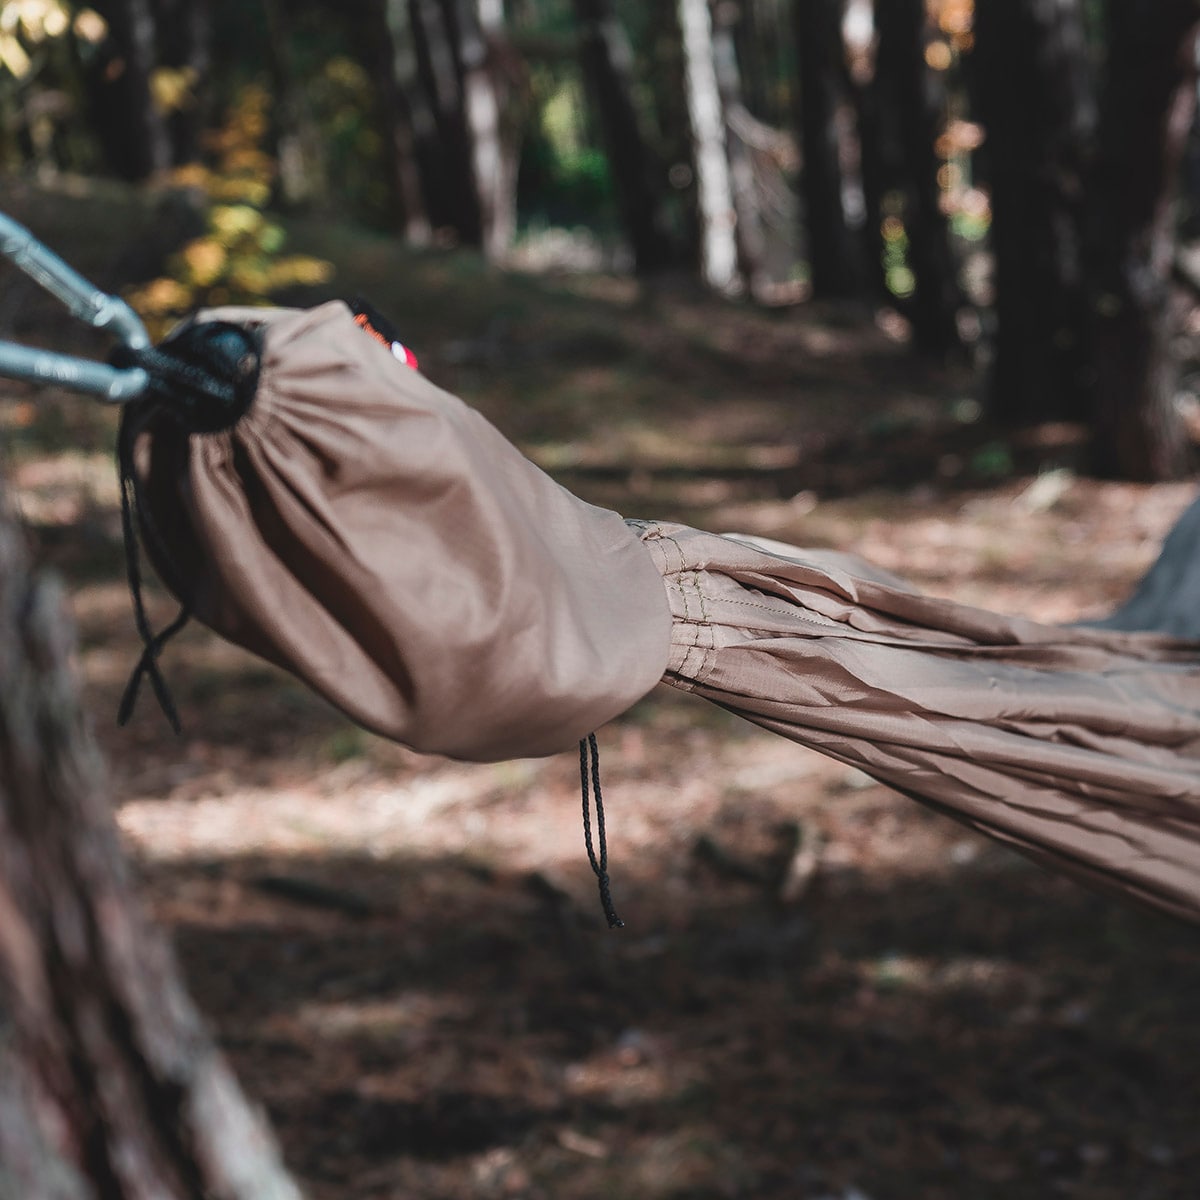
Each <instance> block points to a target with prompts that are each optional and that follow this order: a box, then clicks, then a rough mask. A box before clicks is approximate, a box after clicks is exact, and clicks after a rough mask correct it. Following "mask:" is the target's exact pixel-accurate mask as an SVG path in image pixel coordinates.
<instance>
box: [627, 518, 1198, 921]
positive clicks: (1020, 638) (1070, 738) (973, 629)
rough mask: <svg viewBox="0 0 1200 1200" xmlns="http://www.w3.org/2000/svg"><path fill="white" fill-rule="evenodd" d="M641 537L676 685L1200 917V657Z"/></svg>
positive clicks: (813, 566) (820, 569) (830, 561)
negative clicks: (665, 620) (666, 602)
mask: <svg viewBox="0 0 1200 1200" xmlns="http://www.w3.org/2000/svg"><path fill="white" fill-rule="evenodd" d="M643 530H644V532H643V537H644V541H645V545H646V546H647V548H648V549H649V550H650V551H651V553H652V555H653V557H654V559H655V562H656V564H657V566H658V568H659V570H660V571H661V572H662V575H663V579H664V581H665V583H666V587H667V595H668V596H669V598H670V602H671V615H672V618H673V625H672V633H671V658H670V662H669V663H668V666H667V673H666V680H667V682H668V683H671V684H673V685H674V686H675V687H678V688H682V689H684V690H685V691H690V692H694V693H695V694H696V695H698V696H703V697H704V698H705V699H708V700H712V701H714V702H715V703H717V704H720V705H722V706H723V707H725V708H728V709H730V710H731V711H733V712H735V713H738V714H739V715H741V716H743V717H747V718H749V719H750V720H751V721H754V722H755V723H756V724H759V725H762V726H763V727H764V728H767V729H770V730H773V731H774V732H776V733H780V734H783V735H784V736H785V737H788V738H791V739H792V740H793V741H797V742H800V743H802V744H804V745H806V746H811V747H813V748H814V749H816V750H820V751H821V752H823V753H825V754H828V755H830V756H831V757H833V758H836V759H838V760H840V761H841V762H845V763H850V764H853V765H854V766H856V767H860V768H862V770H864V771H866V772H867V773H868V774H869V775H871V776H873V777H874V778H876V779H879V780H881V781H883V782H884V783H888V784H890V785H891V786H892V787H894V788H896V789H898V790H899V791H901V792H904V793H905V794H907V795H909V796H911V797H913V798H914V799H917V800H921V801H923V802H924V803H926V804H929V805H932V806H933V807H935V808H938V809H940V810H942V811H943V812H946V813H949V814H950V815H951V816H954V817H956V818H957V819H958V820H960V821H963V822H965V823H966V824H968V825H972V826H974V827H975V828H977V829H979V830H981V831H982V832H984V833H986V834H989V835H991V836H992V837H996V838H999V839H1000V840H1002V841H1005V842H1008V843H1010V844H1011V845H1013V846H1016V847H1017V848H1019V849H1021V850H1024V851H1026V852H1028V853H1030V854H1032V855H1034V856H1035V857H1037V858H1039V859H1041V860H1043V861H1044V862H1046V863H1048V864H1049V865H1051V866H1054V867H1056V868H1058V869H1059V870H1064V871H1067V872H1070V873H1072V874H1074V875H1077V876H1079V877H1082V878H1084V879H1087V880H1089V881H1091V882H1094V883H1101V884H1106V885H1108V886H1110V887H1117V888H1119V889H1120V890H1122V891H1124V892H1126V893H1129V894H1131V895H1133V896H1135V897H1137V898H1139V899H1141V900H1144V901H1148V902H1149V903H1151V904H1154V905H1156V906H1157V907H1159V908H1163V909H1166V910H1168V911H1170V912H1174V913H1175V914H1177V915H1179V916H1182V917H1186V918H1188V919H1191V920H1200V646H1197V645H1196V644H1194V643H1185V642H1179V641H1175V640H1173V639H1171V638H1169V637H1165V636H1162V635H1158V634H1147V633H1110V632H1101V631H1099V630H1087V629H1079V628H1061V627H1055V626H1047V625H1039V624H1037V623H1035V622H1032V621H1027V620H1021V619H1019V618H1011V617H1002V616H998V615H997V614H995V613H991V612H986V611H984V610H981V609H977V608H971V607H968V606H966V605H961V604H955V603H953V602H951V601H948V600H939V599H934V598H931V597H928V596H922V595H920V594H918V593H915V592H913V591H912V590H911V589H909V588H907V587H906V586H905V585H904V584H902V583H901V582H900V581H899V580H896V579H895V578H894V577H891V576H889V575H887V574H885V573H883V572H880V571H878V570H877V569H875V568H873V567H871V566H869V565H868V564H866V563H857V564H856V562H855V560H854V559H852V558H851V557H850V556H848V555H843V554H837V553H831V552H824V551H805V550H799V549H796V548H794V547H781V546H779V545H778V544H777V543H765V542H756V541H755V540H754V539H742V538H735V537H718V536H716V535H714V534H711V533H703V532H701V531H699V530H695V529H688V528H686V527H684V526H679V525H668V524H654V523H646V524H645V525H644V526H643Z"/></svg>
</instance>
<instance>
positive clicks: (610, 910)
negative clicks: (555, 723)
mask: <svg viewBox="0 0 1200 1200" xmlns="http://www.w3.org/2000/svg"><path fill="white" fill-rule="evenodd" d="M589 751H590V755H589ZM589 767H590V768H591V769H590V772H589ZM589 774H590V783H591V786H590V788H589V786H588V785H589ZM579 783H580V788H581V790H582V791H583V840H584V844H585V845H586V846H587V855H588V862H590V863H591V864H592V871H593V872H594V873H595V875H596V879H597V880H598V881H599V883H600V906H601V907H602V908H603V909H604V919H605V920H606V921H607V922H608V927H609V929H624V928H625V922H624V921H622V920H621V918H620V917H618V916H617V911H616V909H615V908H614V907H613V900H612V890H611V887H610V884H609V880H608V840H607V838H606V837H605V834H604V797H603V796H602V795H601V793H600V747H599V745H598V744H597V742H596V735H595V734H594V733H589V734H588V735H587V737H586V738H584V739H583V740H582V741H581V742H580V743H579ZM589 792H590V795H589ZM591 796H594V797H595V800H596V840H597V842H599V844H600V854H599V856H598V857H597V855H596V851H595V850H594V849H593V847H592V817H591V805H590V803H589V801H590V799H591Z"/></svg>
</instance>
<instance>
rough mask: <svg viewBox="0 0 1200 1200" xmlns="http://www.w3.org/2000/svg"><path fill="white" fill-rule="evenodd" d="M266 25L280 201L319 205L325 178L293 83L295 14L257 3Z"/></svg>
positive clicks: (278, 1)
mask: <svg viewBox="0 0 1200 1200" xmlns="http://www.w3.org/2000/svg"><path fill="white" fill-rule="evenodd" d="M261 3H262V8H263V16H264V17H265V18H266V23H267V45H268V46H269V48H270V50H269V58H268V66H269V69H270V72H271V86H272V90H273V93H274V94H273V97H272V101H273V103H272V106H271V130H272V140H273V142H274V146H275V158H276V161H277V163H278V165H279V183H278V192H279V197H280V198H281V199H282V200H283V202H284V203H285V204H290V205H305V204H311V203H316V204H321V203H322V202H323V201H325V200H326V199H327V196H328V182H329V181H328V176H327V174H326V171H325V165H324V162H323V157H322V154H321V146H320V140H321V135H320V133H319V131H318V130H317V127H316V122H315V121H314V119H313V115H312V110H311V109H310V107H309V103H308V97H307V96H306V95H305V91H304V87H303V84H302V83H301V82H298V81H297V78H296V75H297V72H296V68H295V63H294V55H293V51H292V20H293V17H294V9H293V7H292V6H290V5H289V4H288V2H287V0H261Z"/></svg>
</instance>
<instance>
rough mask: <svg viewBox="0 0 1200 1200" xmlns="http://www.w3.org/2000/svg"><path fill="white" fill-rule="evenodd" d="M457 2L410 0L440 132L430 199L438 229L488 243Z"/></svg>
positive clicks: (421, 71)
mask: <svg viewBox="0 0 1200 1200" xmlns="http://www.w3.org/2000/svg"><path fill="white" fill-rule="evenodd" d="M455 3H456V0H410V6H409V19H410V22H411V30H412V35H413V47H414V50H415V52H416V60H417V74H418V77H419V79H420V81H421V85H422V86H423V87H424V89H425V93H426V95H427V96H428V97H429V101H430V108H431V110H432V115H433V121H434V126H435V129H436V131H437V136H436V140H435V143H434V150H435V153H434V155H433V157H432V159H431V160H430V162H429V166H430V168H431V169H432V171H435V172H436V174H432V173H431V174H430V175H427V177H426V178H427V189H426V200H427V202H428V204H429V215H430V218H431V219H432V221H433V223H434V225H435V227H437V228H442V229H450V230H452V231H453V232H454V234H455V236H456V237H457V238H458V239H459V241H461V242H465V243H466V244H467V245H471V246H481V245H482V244H483V215H482V213H481V211H480V201H479V193H478V191H477V190H476V183H475V163H474V161H473V158H472V153H471V140H470V131H469V129H468V125H467V115H466V113H465V111H464V106H463V88H462V79H461V76H460V74H459V67H458V47H457V45H456V41H457V27H456V22H455V18H454V4H455Z"/></svg>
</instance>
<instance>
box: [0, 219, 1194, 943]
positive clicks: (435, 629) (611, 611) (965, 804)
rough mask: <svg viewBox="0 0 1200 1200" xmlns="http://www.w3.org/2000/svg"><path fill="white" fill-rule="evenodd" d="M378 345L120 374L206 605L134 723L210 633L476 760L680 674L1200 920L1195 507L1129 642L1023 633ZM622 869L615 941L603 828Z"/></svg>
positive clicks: (219, 330) (132, 494) (196, 345)
mask: <svg viewBox="0 0 1200 1200" xmlns="http://www.w3.org/2000/svg"><path fill="white" fill-rule="evenodd" d="M26 236H28V235H26ZM379 325H380V323H379V322H378V321H376V320H374V319H370V318H367V319H364V317H363V315H362V314H361V313H360V314H357V315H356V314H355V313H353V312H352V311H351V309H350V308H348V307H347V306H346V305H344V304H342V303H340V302H339V303H331V304H326V305H322V306H321V307H318V308H315V309H312V310H309V311H295V310H278V309H277V310H264V309H225V310H215V311H212V312H208V313H203V314H200V315H199V316H198V317H197V318H195V319H194V320H193V321H191V322H189V323H187V324H185V325H184V326H183V327H181V329H180V330H178V331H176V333H175V334H173V335H172V337H171V338H169V339H168V340H167V341H166V342H164V343H163V344H162V345H161V346H159V347H157V348H155V347H150V346H149V345H148V342H146V343H142V344H141V345H135V344H132V343H133V342H137V341H138V339H137V338H136V337H134V338H133V339H132V341H130V340H129V339H126V340H125V345H124V348H123V349H122V351H121V352H120V353H119V354H118V356H117V359H116V366H115V367H110V368H105V369H106V370H115V371H118V372H123V373H124V374H122V375H121V376H120V380H119V381H120V383H121V386H122V387H123V388H128V389H129V390H132V391H134V393H135V394H134V395H133V397H132V398H129V397H128V396H127V395H125V394H124V393H123V394H122V395H121V397H120V400H121V402H122V403H123V405H124V408H123V419H122V427H121V437H120V446H121V453H120V461H121V470H122V475H123V479H124V484H123V495H124V501H125V510H126V514H127V529H128V532H129V535H130V538H131V540H132V541H133V542H134V544H135V545H136V537H134V536H133V526H134V524H135V522H136V524H137V525H138V526H139V527H140V533H141V535H142V541H143V543H144V545H145V547H146V549H147V551H148V552H149V554H150V556H151V558H152V559H153V561H154V564H155V567H156V569H157V570H158V572H159V574H160V575H161V576H162V578H163V581H164V582H165V583H166V585H167V586H168V588H169V589H170V590H171V591H172V592H173V593H174V595H175V596H176V597H177V598H178V599H179V600H180V603H181V606H182V607H181V611H180V618H179V620H177V621H176V622H175V623H174V624H173V625H172V626H171V627H170V628H169V629H168V630H166V631H164V632H163V633H160V634H157V635H155V634H152V633H151V631H150V630H149V627H148V625H147V624H146V621H145V616H144V613H142V611H141V607H140V602H139V603H138V609H137V611H138V620H139V625H140V627H141V629H142V633H143V638H144V640H145V644H146V651H145V654H144V655H143V660H142V663H141V664H140V669H139V671H138V672H137V673H135V677H134V680H133V686H132V688H131V691H130V693H129V694H128V696H127V700H126V705H125V709H126V712H127V711H128V709H129V708H130V707H131V706H132V701H133V698H134V696H135V694H136V685H137V681H138V680H139V679H140V678H141V677H142V675H143V674H148V675H149V676H150V678H151V680H152V681H153V682H154V685H155V687H156V688H157V689H158V690H159V694H160V698H164V699H166V689H165V686H164V685H163V684H162V680H161V675H160V673H159V670H158V665H157V659H158V656H159V654H160V652H161V650H162V648H163V645H164V643H165V641H166V639H167V638H168V637H169V636H170V634H171V633H172V632H173V631H174V629H175V628H178V627H179V625H180V624H181V623H182V621H183V620H186V619H187V618H188V617H189V616H194V617H195V618H196V619H198V620H200V621H201V622H203V623H204V624H205V625H207V626H209V627H210V628H211V629H213V630H215V631H216V632H217V633H219V634H221V635H222V636H223V637H225V638H227V639H229V640H230V641H232V642H235V643H237V644H238V645H240V646H244V647H245V648H246V649H248V650H250V651H252V652H254V653H255V654H258V655H260V656H261V657H263V658H265V659H268V660H270V661H271V662H274V663H276V664H278V665H279V666H281V667H284V668H286V669H287V670H289V671H291V672H293V673H294V674H295V675H297V676H299V677H300V678H301V679H303V680H304V681H305V682H306V683H307V684H309V685H310V686H311V687H313V688H314V689H315V690H316V691H318V692H320V693H321V694H322V695H324V696H326V697H327V698H328V699H329V700H331V701H332V702H333V703H334V704H335V705H337V706H338V707H339V708H341V709H342V710H343V711H344V712H345V713H347V714H348V715H349V716H350V717H351V718H352V719H354V720H355V721H357V722H358V723H360V724H361V725H363V726H365V727H366V728H368V729H371V730H374V731H375V732H377V733H380V734H383V735H384V736H386V737H390V738H394V739H397V740H399V741H401V742H404V743H405V744H407V745H409V746H412V747H413V748H415V749H418V750H424V751H431V752H437V753H441V754H447V755H451V756H453V757H456V758H461V759H469V760H478V761H489V760H499V759H504V758H511V757H519V756H527V755H545V754H552V753H555V752H558V751H562V750H567V749H570V748H572V747H574V746H575V745H576V744H577V743H580V741H581V739H586V737H587V735H588V734H589V731H591V730H594V729H595V728H597V727H599V726H600V725H602V724H604V723H605V722H606V721H609V720H611V719H612V718H614V717H616V716H618V715H619V714H620V713H622V712H624V711H625V710H626V709H627V708H629V707H630V706H631V705H632V704H634V703H635V702H636V701H637V700H639V699H640V698H641V697H642V696H643V695H645V694H646V693H647V692H648V691H649V690H650V689H651V688H652V687H653V686H654V685H655V684H656V683H657V682H658V681H659V680H660V679H663V680H665V681H666V682H667V683H669V684H671V685H673V686H675V687H678V688H682V689H683V690H685V691H690V692H693V693H695V694H697V695H699V696H702V697H704V698H705V699H708V700H711V701H713V702H715V703H717V704H720V705H721V706H723V707H725V708H727V709H729V710H730V711H732V712H736V713H738V714H740V715H742V716H744V717H747V718H748V719H749V720H751V721H754V722H755V723H757V724H759V725H761V726H763V727H764V728H767V729H770V730H773V731H774V732H777V733H780V734H782V735H783V736H785V737H788V738H791V739H792V740H794V741H797V742H800V743H802V744H804V745H807V746H811V747H813V748H814V749H817V750H819V751H821V752H822V753H824V754H827V755H830V756H832V757H833V758H836V759H838V760H840V761H842V762H846V763H852V764H854V765H855V766H857V767H860V768H861V769H862V770H864V771H866V772H867V773H868V774H870V775H871V776H873V777H874V778H876V779H879V780H881V781H882V782H884V783H887V784H890V785H891V786H892V787H894V788H897V789H898V790H900V791H901V792H904V793H905V794H907V795H909V796H911V797H913V798H914V799H916V800H919V801H921V802H923V803H925V804H928V805H930V806H932V807H934V808H936V809H938V810H940V811H942V812H944V813H947V814H949V815H950V816H952V817H954V818H956V819H958V820H960V821H963V822H965V823H966V824H968V825H971V826H973V827H975V828H977V829H979V830H981V831H982V832H984V833H986V834H988V835H990V836H992V837H995V838H998V839H1001V840H1003V841H1005V842H1007V843H1009V844H1010V845H1012V846H1015V847H1016V848H1017V849H1019V850H1022V851H1024V852H1026V853H1028V854H1031V855H1033V856H1034V857H1036V858H1038V859H1040V860H1041V861H1043V862H1045V863H1047V864H1048V865H1050V866H1052V867H1055V868H1056V869H1059V870H1062V871H1066V872H1068V873H1071V874H1074V875H1076V876H1079V877H1081V878H1083V879H1085V880H1087V881H1089V882H1092V883H1098V884H1101V885H1104V886H1107V887H1109V888H1113V889H1116V890H1118V891H1120V892H1122V893H1124V894H1126V895H1128V896H1131V897H1135V898H1137V899H1139V900H1142V901H1146V902H1148V903H1150V904H1152V905H1155V906H1157V907H1158V908H1160V909H1164V910H1166V911H1169V912H1172V913H1174V914H1176V915H1179V916H1182V917H1184V918H1188V919H1191V920H1200V640H1189V639H1196V638H1197V637H1198V636H1200V629H1198V628H1197V623H1196V621H1195V620H1191V621H1189V619H1188V614H1187V613H1186V612H1185V613H1183V614H1182V615H1181V614H1180V613H1179V612H1178V611H1176V610H1175V609H1174V608H1173V607H1172V605H1171V603H1170V595H1171V589H1170V587H1169V586H1166V585H1164V580H1165V581H1166V584H1167V585H1169V583H1170V581H1171V580H1179V579H1181V578H1183V574H1181V572H1182V573H1186V571H1187V570H1189V569H1191V570H1194V569H1195V568H1194V566H1190V567H1189V566H1187V565H1185V566H1181V565H1180V563H1181V562H1184V563H1188V562H1193V563H1194V560H1195V557H1196V556H1195V555H1190V556H1189V555H1188V554H1187V551H1189V550H1190V549H1192V548H1193V547H1194V537H1193V538H1191V539H1190V540H1189V535H1188V530H1189V529H1194V528H1195V527H1196V525H1198V524H1200V520H1197V518H1196V516H1194V515H1192V514H1191V513H1189V514H1185V522H1184V523H1183V525H1181V528H1184V532H1183V534H1181V535H1180V536H1179V537H1176V538H1174V540H1172V539H1168V543H1167V549H1168V550H1170V551H1171V553H1170V554H1169V555H1168V554H1166V553H1165V552H1164V560H1163V562H1162V563H1160V565H1159V567H1157V568H1156V571H1157V572H1158V575H1157V582H1155V583H1154V584H1153V586H1150V587H1149V591H1147V590H1146V588H1145V587H1144V588H1143V589H1142V591H1140V592H1139V594H1138V596H1139V597H1140V599H1139V598H1137V597H1135V600H1137V603H1136V604H1134V605H1132V606H1131V607H1127V609H1125V610H1122V612H1121V613H1118V614H1116V616H1115V617H1114V618H1113V622H1112V624H1113V625H1114V626H1115V627H1113V628H1078V627H1056V626H1046V625H1040V624H1037V623H1035V622H1032V621H1028V620H1023V619H1020V618H1007V617H1002V616H998V615H996V614H994V613H990V612H986V611H984V610H980V609H976V608H971V607H968V606H965V605H961V604H956V603H953V602H951V601H948V600H942V599H934V598H930V597H927V596H922V595H920V594H919V593H917V592H915V591H913V590H912V589H911V588H909V587H908V586H907V585H906V584H904V583H903V582H902V581H900V580H899V579H897V578H896V577H894V576H891V575H889V574H887V573H886V572H882V571H879V570H878V569H876V568H873V567H871V566H869V565H868V564H866V563H863V562H861V561H860V560H857V559H854V558H853V557H851V556H848V555H842V554H836V553H832V552H829V551H808V550H802V549H798V548H795V547H789V546H781V545H779V544H777V543H768V542H764V541H762V540H756V539H752V538H742V537H735V536H725V537H722V536H717V535H715V534H711V533H705V532H702V531H699V530H695V529H690V528H686V527H684V526H680V525H675V524H668V523H661V522H660V523H656V522H652V521H626V520H623V519H622V518H621V517H620V516H618V515H617V514H615V513H613V512H610V511H608V510H605V509H601V508H596V507H594V506H592V505H589V504H586V503H585V502H584V501H582V500H580V499H578V498H577V497H576V496H574V495H572V494H571V493H570V492H568V491H566V490H565V489H564V488H562V487H560V486H559V485H558V484H556V483H554V482H553V481H552V480H551V479H550V478H549V477H548V476H546V475H545V474H544V473H543V472H542V471H540V470H539V469H538V468H537V467H536V466H534V465H533V464H532V463H530V462H529V461H528V460H527V459H525V458H524V457H523V456H522V455H521V454H520V453H519V452H518V451H517V450H516V449H515V448H514V447H512V446H511V445H510V444H509V443H508V442H507V441H506V440H505V439H504V438H503V436H502V435H501V434H499V433H498V432H497V431H496V430H495V429H494V428H493V427H492V426H491V425H490V424H488V422H487V421H486V420H484V419H483V417H481V416H480V415H479V414H478V413H476V412H474V411H473V410H471V409H470V408H469V407H467V406H466V405H465V404H463V403H462V401H460V400H458V399H457V398H455V397H454V396H451V395H449V394H447V393H446V392H444V391H441V390H440V389H438V388H437V387H435V386H434V385H433V384H432V383H430V382H429V381H428V380H427V379H425V378H424V377H422V376H421V375H419V374H418V373H417V372H416V371H414V370H410V369H409V368H408V366H407V365H404V364H403V363H402V362H401V361H398V359H403V358H404V357H405V356H404V355H403V354H402V352H401V351H398V350H396V349H395V348H394V346H393V339H392V338H391V337H390V335H389V333H388V331H386V330H381V329H380V328H379ZM364 326H366V332H364ZM372 331H373V336H368V333H371V332H372ZM4 369H5V366H4V347H3V346H2V345H0V371H2V370H4ZM131 372H144V377H139V378H138V379H137V381H136V384H137V386H134V381H131V380H130V379H129V373H131ZM10 373H16V372H15V371H10ZM23 377H26V378H31V377H37V376H35V375H33V374H32V373H31V372H26V373H25V375H24V376H23ZM59 381H60V382H61V380H59ZM109 384H110V385H111V384H112V381H111V380H110V381H109ZM130 561H131V584H132V585H133V590H134V593H135V596H136V595H138V594H139V593H140V577H139V574H138V570H137V565H136V562H137V560H136V551H134V553H133V555H132V557H131V560H130ZM1154 578H1155V573H1154V572H1152V573H1151V576H1150V577H1148V579H1154ZM1164 596H1165V597H1166V600H1165V601H1164ZM1159 619H1161V623H1162V624H1163V625H1164V627H1166V626H1167V625H1168V624H1169V626H1170V632H1159V631H1155V630H1154V628H1153V626H1154V624H1155V621H1156V620H1159ZM1135 625H1140V626H1141V629H1140V631H1139V630H1138V629H1134V628H1131V627H1132V626H1135ZM1181 633H1183V634H1186V637H1180V636H1172V635H1173V634H1174V635H1178V634H1181ZM593 750H594V742H593ZM581 758H582V761H583V767H584V772H585V775H584V778H585V800H586V782H587V769H588V765H589V764H588V754H587V742H586V740H585V741H584V742H583V748H582V750H581ZM592 763H593V764H594V756H593V758H592ZM595 783H596V791H597V793H598V779H596V781H595ZM585 812H586V808H585ZM601 819H602V818H601ZM600 832H601V834H602V832H603V830H602V826H601V829H600ZM589 852H590V831H589ZM593 866H594V868H595V869H596V871H597V874H598V875H599V876H600V877H601V891H602V895H604V896H605V898H606V911H608V912H609V916H610V922H612V923H615V914H613V913H612V912H611V904H610V903H608V902H607V893H606V875H605V873H604V867H605V863H604V847H603V840H602V838H601V846H600V858H599V860H598V861H597V860H596V859H595V858H593Z"/></svg>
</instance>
